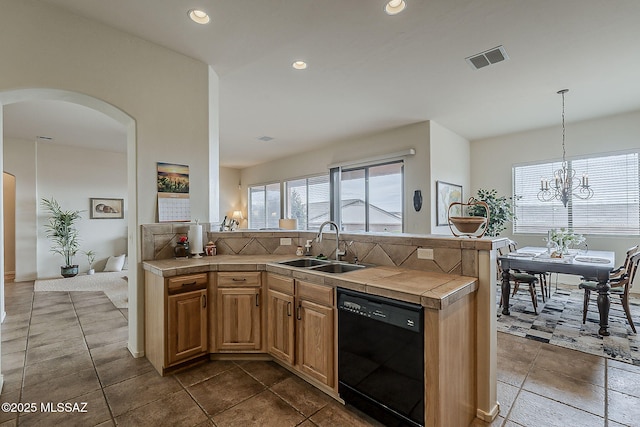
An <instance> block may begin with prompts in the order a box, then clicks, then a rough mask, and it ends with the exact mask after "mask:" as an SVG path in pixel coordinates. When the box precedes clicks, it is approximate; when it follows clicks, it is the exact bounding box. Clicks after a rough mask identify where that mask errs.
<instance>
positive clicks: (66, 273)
mask: <svg viewBox="0 0 640 427" xmlns="http://www.w3.org/2000/svg"><path fill="white" fill-rule="evenodd" d="M60 274H61V275H62V277H73V276H77V275H78V266H77V265H65V266H61V267H60Z"/></svg>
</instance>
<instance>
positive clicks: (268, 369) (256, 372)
mask: <svg viewBox="0 0 640 427" xmlns="http://www.w3.org/2000/svg"><path fill="white" fill-rule="evenodd" d="M238 366H240V368H242V370H244V371H245V372H247V373H248V374H249V375H251V376H252V377H253V378H255V379H256V380H258V381H260V382H261V383H262V384H264V385H266V386H267V387H271V386H272V385H274V384H277V383H279V382H280V381H282V380H285V379H287V378H289V377H290V376H291V375H292V374H291V373H290V372H289V371H287V370H286V369H285V368H283V367H282V366H280V365H278V364H277V363H275V362H264V361H252V362H242V363H238Z"/></svg>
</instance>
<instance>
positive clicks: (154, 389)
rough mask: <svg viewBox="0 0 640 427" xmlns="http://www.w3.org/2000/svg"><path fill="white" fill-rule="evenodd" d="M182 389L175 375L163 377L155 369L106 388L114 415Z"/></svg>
mask: <svg viewBox="0 0 640 427" xmlns="http://www.w3.org/2000/svg"><path fill="white" fill-rule="evenodd" d="M179 389H180V384H178V382H177V381H176V380H175V378H173V377H161V376H159V375H158V373H157V372H155V371H150V372H147V373H146V374H142V375H139V376H137V377H133V378H130V379H128V380H126V381H122V382H119V383H117V384H113V385H110V386H108V387H105V388H104V392H105V394H106V396H107V401H108V402H109V406H110V407H111V411H112V413H113V415H114V416H118V415H122V414H124V413H125V412H128V411H130V410H132V409H135V408H139V407H141V406H144V405H146V404H148V403H151V402H153V401H155V400H159V399H162V398H163V397H165V396H166V395H168V394H170V393H174V392H176V391H178V390H179Z"/></svg>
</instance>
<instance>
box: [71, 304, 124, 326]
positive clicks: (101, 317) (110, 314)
mask: <svg viewBox="0 0 640 427" xmlns="http://www.w3.org/2000/svg"><path fill="white" fill-rule="evenodd" d="M78 319H80V324H82V326H86V325H88V324H90V323H95V322H107V321H110V320H119V319H122V313H120V311H119V310H117V309H116V308H115V307H114V309H113V310H111V311H98V312H96V313H93V314H83V315H82V316H78Z"/></svg>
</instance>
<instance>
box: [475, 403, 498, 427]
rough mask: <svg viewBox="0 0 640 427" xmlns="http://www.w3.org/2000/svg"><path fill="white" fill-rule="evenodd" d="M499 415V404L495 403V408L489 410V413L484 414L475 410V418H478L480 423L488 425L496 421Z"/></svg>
mask: <svg viewBox="0 0 640 427" xmlns="http://www.w3.org/2000/svg"><path fill="white" fill-rule="evenodd" d="M499 413H500V403H499V402H496V404H495V406H494V407H493V408H491V411H490V412H485V411H483V410H482V409H480V408H478V409H476V418H480V419H481V420H482V421H485V422H487V423H490V422H492V421H493V420H495V419H496V417H497V416H498V414H499Z"/></svg>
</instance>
